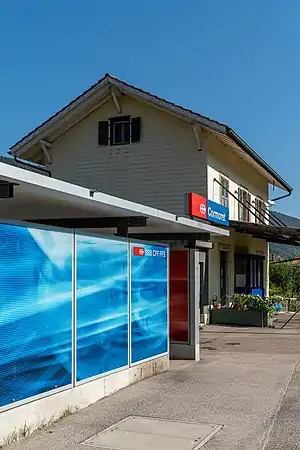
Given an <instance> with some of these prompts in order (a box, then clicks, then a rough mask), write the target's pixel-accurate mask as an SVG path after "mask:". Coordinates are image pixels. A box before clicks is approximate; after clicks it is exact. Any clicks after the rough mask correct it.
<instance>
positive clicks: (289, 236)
mask: <svg viewBox="0 0 300 450" xmlns="http://www.w3.org/2000/svg"><path fill="white" fill-rule="evenodd" d="M230 227H231V228H233V229H234V230H235V231H236V232H238V233H247V234H252V236H253V237H256V238H260V239H266V240H267V241H268V242H274V243H277V244H286V245H298V246H300V230H299V229H297V228H289V227H284V226H282V227H279V226H278V227H277V226H276V227H275V226H271V225H260V224H257V223H250V222H238V221H235V220H231V221H230Z"/></svg>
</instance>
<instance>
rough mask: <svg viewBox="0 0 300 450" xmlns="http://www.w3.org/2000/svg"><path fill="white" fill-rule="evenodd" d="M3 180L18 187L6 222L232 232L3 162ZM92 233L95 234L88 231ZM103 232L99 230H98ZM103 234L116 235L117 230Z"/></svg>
mask: <svg viewBox="0 0 300 450" xmlns="http://www.w3.org/2000/svg"><path fill="white" fill-rule="evenodd" d="M0 180H5V181H9V182H11V183H14V184H15V187H14V197H13V198H11V199H0V203H1V216H2V219H5V220H9V219H10V220H25V219H26V220H27V221H30V220H37V219H62V218H65V219H67V218H74V217H77V218H84V217H85V218H95V217H98V218H100V217H105V218H108V217H115V218H116V217H122V218H126V217H128V218H130V217H135V218H136V217H147V226H146V227H144V228H140V227H136V228H135V227H131V228H130V232H132V233H139V234H141V233H143V232H144V233H148V234H149V233H185V234H186V233H192V234H196V233H204V234H212V235H221V236H229V230H225V229H222V228H219V227H215V226H212V225H210V224H209V223H205V222H198V221H196V220H192V219H188V218H185V217H178V216H176V215H174V214H170V213H168V212H165V211H161V210H158V209H155V208H151V207H148V206H145V205H141V204H138V203H134V202H130V201H127V200H123V199H121V198H118V197H113V196H111V195H107V194H104V193H102V192H94V191H91V190H90V189H87V188H84V187H81V186H77V185H74V184H70V183H66V182H64V181H60V180H56V179H54V178H48V177H45V176H43V175H40V174H37V173H32V172H29V171H26V170H24V169H20V168H18V167H14V166H9V165H7V164H4V163H0ZM88 230H90V231H95V230H93V229H90V228H88ZM97 231H98V232H99V230H98V229H97ZM100 232H101V233H105V234H115V232H116V230H115V229H113V228H107V229H105V228H101V230H100Z"/></svg>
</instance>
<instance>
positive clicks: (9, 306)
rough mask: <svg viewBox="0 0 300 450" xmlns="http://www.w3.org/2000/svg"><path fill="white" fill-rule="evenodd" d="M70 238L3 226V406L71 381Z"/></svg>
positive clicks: (0, 360)
mask: <svg viewBox="0 0 300 450" xmlns="http://www.w3.org/2000/svg"><path fill="white" fill-rule="evenodd" d="M72 249H73V236H72V234H71V233H67V232H58V231H52V230H45V229H37V228H29V227H22V226H16V225H7V224H0V407H1V406H5V405H9V404H11V403H15V402H17V401H20V400H25V399H28V398H30V397H32V396H36V395H40V394H43V393H45V392H47V391H50V390H52V389H56V388H60V387H63V386H67V385H69V384H71V382H72Z"/></svg>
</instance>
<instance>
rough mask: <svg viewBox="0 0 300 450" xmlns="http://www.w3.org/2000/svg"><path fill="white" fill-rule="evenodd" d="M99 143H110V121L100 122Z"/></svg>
mask: <svg viewBox="0 0 300 450" xmlns="http://www.w3.org/2000/svg"><path fill="white" fill-rule="evenodd" d="M98 144H99V145H108V121H107V120H103V121H102V122H98Z"/></svg>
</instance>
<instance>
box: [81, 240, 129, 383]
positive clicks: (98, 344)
mask: <svg viewBox="0 0 300 450" xmlns="http://www.w3.org/2000/svg"><path fill="white" fill-rule="evenodd" d="M76 241H77V246H76V248H77V258H76V260H77V323H76V327H77V331H76V333H77V344H76V349H77V357H76V361H77V381H82V380H85V379H87V378H90V377H94V376H96V375H101V374H103V373H105V372H108V371H111V370H115V369H118V368H120V367H125V366H127V365H128V243H127V242H124V241H121V240H116V239H109V238H102V237H89V236H83V235H77V236H76Z"/></svg>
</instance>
